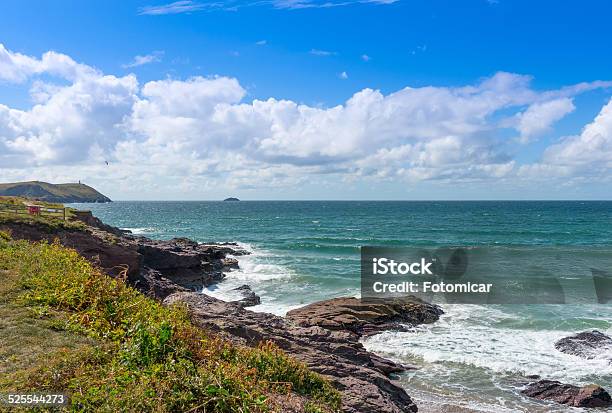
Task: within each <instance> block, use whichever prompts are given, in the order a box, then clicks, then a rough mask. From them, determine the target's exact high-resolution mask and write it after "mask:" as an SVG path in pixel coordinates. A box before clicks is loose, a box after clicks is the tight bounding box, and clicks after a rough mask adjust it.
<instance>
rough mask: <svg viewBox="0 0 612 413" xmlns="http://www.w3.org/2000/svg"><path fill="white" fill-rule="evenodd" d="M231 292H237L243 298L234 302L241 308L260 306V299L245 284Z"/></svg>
mask: <svg viewBox="0 0 612 413" xmlns="http://www.w3.org/2000/svg"><path fill="white" fill-rule="evenodd" d="M233 291H238V292H240V294H241V295H242V297H243V298H242V299H241V300H238V301H235V302H236V303H238V304H241V305H242V306H243V307H252V306H254V305H258V304H261V298H260V297H259V296H258V295H257V294H255V293H254V292H253V290H251V287H249V286H248V285H246V284H244V285H241V286H240V287H237V288H234V290H233Z"/></svg>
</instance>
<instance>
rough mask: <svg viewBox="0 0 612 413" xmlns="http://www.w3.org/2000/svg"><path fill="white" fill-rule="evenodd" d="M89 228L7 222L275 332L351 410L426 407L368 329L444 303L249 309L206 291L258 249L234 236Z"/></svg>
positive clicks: (553, 385)
mask: <svg viewBox="0 0 612 413" xmlns="http://www.w3.org/2000/svg"><path fill="white" fill-rule="evenodd" d="M78 219H80V220H81V221H83V222H84V223H85V224H86V227H85V230H78V229H69V228H59V229H57V228H56V229H54V230H53V231H50V230H49V228H45V227H44V225H40V224H34V223H33V224H25V223H10V222H9V223H3V224H2V225H1V228H0V229H1V230H4V231H8V232H10V233H11V234H12V236H13V238H16V239H26V240H29V241H40V240H47V241H49V242H53V241H54V240H56V239H57V240H59V242H60V243H61V244H63V245H64V246H67V247H70V248H73V249H75V250H76V251H77V252H78V253H79V254H81V255H82V256H84V257H85V258H87V259H88V260H90V261H91V262H93V263H95V264H96V265H98V266H99V267H100V268H102V269H103V270H104V271H105V272H106V273H108V274H109V275H111V276H113V277H121V278H123V279H125V280H126V281H127V282H128V283H129V284H131V285H133V286H134V287H135V288H137V289H138V290H140V291H141V292H143V293H145V294H146V295H148V296H150V297H152V298H155V299H157V300H160V301H162V302H163V303H164V304H165V305H172V304H176V303H181V304H182V305H185V306H186V308H187V309H188V310H189V312H190V314H191V317H192V320H193V322H194V323H195V324H196V325H198V326H200V327H202V328H205V329H208V330H212V331H215V332H217V333H219V334H221V335H223V336H224V337H226V338H228V339H230V340H232V341H234V342H236V343H239V344H244V345H248V346H256V345H258V343H260V342H262V341H268V340H270V341H273V342H274V343H276V345H278V346H279V347H280V348H282V349H283V350H285V351H286V352H287V353H288V354H291V355H292V356H294V357H295V358H297V359H299V360H301V361H302V362H304V363H306V364H307V365H308V367H309V368H310V369H312V370H313V371H316V372H318V373H320V374H322V375H324V376H325V377H327V378H328V379H329V380H330V381H331V382H332V383H333V384H334V385H335V387H336V388H337V389H338V390H339V391H340V392H341V393H342V400H343V411H345V412H350V413H400V412H417V410H418V408H417V406H416V404H415V403H414V401H413V400H412V399H411V397H410V396H409V395H408V394H407V392H406V391H405V390H404V389H403V388H402V387H400V386H398V385H397V384H396V383H395V382H394V380H393V379H392V377H393V375H394V374H396V373H400V372H403V371H406V370H409V369H412V368H413V367H411V366H407V365H403V364H399V363H395V362H393V361H390V360H387V359H385V358H382V357H380V356H378V355H376V354H374V353H371V352H369V351H367V350H366V349H365V348H364V347H363V345H362V344H361V343H360V339H361V338H362V337H365V336H368V335H372V334H377V333H379V332H382V331H386V330H406V329H407V328H409V327H410V326H415V325H418V324H426V323H433V322H435V321H436V320H438V318H439V317H440V315H442V314H443V311H442V310H441V309H440V307H438V306H436V305H432V304H428V303H426V302H423V301H420V300H417V299H411V300H404V301H396V302H388V301H385V302H383V301H372V300H367V301H366V300H359V299H356V298H352V297H343V298H336V299H331V300H325V301H321V302H316V303H313V304H310V305H307V306H305V307H302V308H298V309H295V310H292V311H290V312H289V313H287V315H286V316H285V317H279V316H276V315H272V314H267V313H259V312H253V311H250V310H248V309H247V307H249V306H251V305H256V304H259V297H258V296H257V295H256V293H255V292H253V291H252V290H251V289H250V287H249V286H248V285H243V286H241V287H238V289H237V290H238V291H239V292H240V294H241V295H242V297H243V298H242V299H240V300H238V301H233V302H226V301H222V300H219V299H216V298H214V297H210V296H208V295H205V294H202V293H201V291H202V289H203V287H205V286H208V285H211V284H213V283H217V282H219V281H221V280H223V278H224V277H225V273H226V272H228V271H231V270H232V269H236V268H238V265H239V263H238V260H237V259H236V258H235V257H240V256H242V255H246V254H249V252H248V251H245V250H244V249H242V248H240V246H238V245H237V244H233V243H205V244H199V243H197V242H194V241H192V240H189V239H186V238H175V239H171V240H167V241H160V240H151V239H149V238H146V237H142V236H135V235H133V234H131V233H129V232H128V231H122V230H120V229H118V228H114V227H111V226H108V225H106V224H104V223H102V222H101V221H100V220H99V219H97V218H95V217H93V216H92V215H91V214H87V213H81V214H78ZM611 345H612V339H611V338H609V337H607V336H605V335H602V334H601V333H599V332H584V333H580V334H578V335H576V336H572V337H568V338H565V339H562V340H560V341H559V342H558V343H557V349H558V350H559V351H564V352H566V353H568V354H573V355H576V356H579V357H586V358H591V357H593V356H594V355H596V354H597V353H598V351H601V349H602V348H608V346H611ZM523 387H524V388H523V389H522V393H523V394H524V395H526V396H528V397H532V398H536V399H540V400H547V401H554V402H557V403H562V404H567V405H571V406H575V407H608V406H611V405H612V402H611V401H610V395H609V394H608V393H607V392H606V391H605V390H604V389H602V388H601V387H599V386H595V385H592V386H585V387H582V388H580V387H576V386H572V385H568V384H563V383H559V382H552V381H549V380H539V381H536V382H531V383H525V385H524V386H523Z"/></svg>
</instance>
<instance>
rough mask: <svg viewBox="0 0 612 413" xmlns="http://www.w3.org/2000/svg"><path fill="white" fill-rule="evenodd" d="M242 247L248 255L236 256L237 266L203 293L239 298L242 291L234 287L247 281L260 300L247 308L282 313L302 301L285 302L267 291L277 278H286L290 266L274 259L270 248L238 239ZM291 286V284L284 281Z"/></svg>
mask: <svg viewBox="0 0 612 413" xmlns="http://www.w3.org/2000/svg"><path fill="white" fill-rule="evenodd" d="M239 246H240V247H241V248H244V249H245V250H247V251H249V252H250V254H249V255H241V256H238V257H235V258H237V259H238V265H239V269H237V270H232V271H230V272H227V273H226V277H225V279H224V280H223V281H221V282H220V283H218V284H215V285H211V286H209V287H207V288H205V289H204V291H203V292H204V293H205V294H208V295H211V296H213V297H216V298H219V299H221V300H225V301H235V300H240V299H241V298H242V295H241V294H240V292H239V291H236V290H235V288H237V287H240V286H241V285H244V284H247V285H249V286H250V287H251V289H252V290H253V291H254V292H255V293H256V294H257V295H259V296H260V297H261V304H260V305H257V306H253V307H249V309H250V310H253V311H259V312H268V313H273V314H277V315H284V314H286V313H287V311H289V310H291V309H293V308H297V307H300V306H302V305H303V304H285V303H282V302H280V301H279V300H278V297H276V294H272V295H270V294H267V291H268V290H269V289H270V288H271V287H273V286H275V285H276V284H277V283H278V282H279V281H282V280H284V281H287V280H288V279H290V278H291V277H293V276H294V275H295V274H294V272H293V271H292V270H290V269H289V268H287V267H285V266H283V265H280V264H277V263H275V262H274V260H275V256H274V255H273V254H272V253H270V252H269V251H266V250H263V249H260V248H254V247H253V246H252V245H250V244H246V243H239ZM287 287H288V288H291V285H290V284H287Z"/></svg>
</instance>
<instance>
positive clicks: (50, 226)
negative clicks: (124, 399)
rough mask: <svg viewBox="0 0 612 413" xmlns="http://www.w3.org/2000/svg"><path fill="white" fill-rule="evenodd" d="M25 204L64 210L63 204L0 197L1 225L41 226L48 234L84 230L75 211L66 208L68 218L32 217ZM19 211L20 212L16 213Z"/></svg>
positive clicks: (44, 215)
mask: <svg viewBox="0 0 612 413" xmlns="http://www.w3.org/2000/svg"><path fill="white" fill-rule="evenodd" d="M25 204H35V205H40V206H41V207H44V208H64V205H63V204H57V203H50V202H42V201H31V200H27V199H25V198H21V197H13V196H0V225H1V224H4V223H22V224H29V225H39V226H42V227H44V228H47V230H48V232H55V231H57V230H58V229H72V230H84V229H85V224H83V223H82V222H81V221H78V220H75V219H73V217H74V213H73V211H74V209H72V208H66V217H67V219H66V220H64V217H63V214H62V215H61V216H59V215H48V214H41V215H30V214H28V213H27V209H26V207H25ZM16 211H18V212H16Z"/></svg>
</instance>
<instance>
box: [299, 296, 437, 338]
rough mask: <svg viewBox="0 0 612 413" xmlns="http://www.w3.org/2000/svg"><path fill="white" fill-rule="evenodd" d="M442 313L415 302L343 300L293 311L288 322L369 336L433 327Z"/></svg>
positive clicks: (420, 302)
mask: <svg viewBox="0 0 612 413" xmlns="http://www.w3.org/2000/svg"><path fill="white" fill-rule="evenodd" d="M442 313H443V311H442V309H440V307H438V306H435V305H431V304H427V303H425V302H424V301H421V300H418V299H416V298H409V299H407V300H397V301H390V300H374V299H367V300H360V299H358V298H353V297H342V298H333V299H331V300H325V301H319V302H316V303H313V304H310V305H307V306H305V307H301V308H298V309H295V310H291V311H289V312H288V313H287V318H288V319H290V320H291V321H293V322H295V323H296V324H298V325H301V326H320V327H324V328H328V329H330V330H348V331H352V332H354V333H356V334H359V335H370V334H375V333H378V332H381V331H384V330H391V329H395V330H401V329H403V327H402V324H410V325H417V324H428V323H433V322H434V321H436V320H438V318H439V317H440V315H441V314H442Z"/></svg>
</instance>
